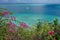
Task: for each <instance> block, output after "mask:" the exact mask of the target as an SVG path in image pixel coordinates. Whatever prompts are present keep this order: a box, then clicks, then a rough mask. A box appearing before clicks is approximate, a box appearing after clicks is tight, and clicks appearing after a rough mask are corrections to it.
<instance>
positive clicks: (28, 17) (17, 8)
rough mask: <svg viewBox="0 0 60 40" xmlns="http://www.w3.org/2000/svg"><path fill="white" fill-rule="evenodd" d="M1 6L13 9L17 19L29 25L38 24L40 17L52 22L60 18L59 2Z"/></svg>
mask: <svg viewBox="0 0 60 40" xmlns="http://www.w3.org/2000/svg"><path fill="white" fill-rule="evenodd" d="M0 8H7V9H8V10H9V11H12V12H13V13H14V14H13V16H15V17H16V18H17V20H19V21H21V22H26V23H27V24H28V25H32V24H36V23H37V22H38V19H40V21H42V22H43V23H44V22H45V21H46V20H47V21H49V22H52V21H53V20H54V19H55V18H56V17H57V18H58V20H60V14H59V13H60V5H57V4H56V5H55V4H48V5H46V4H2V5H1V4H0ZM59 22H60V21H59Z"/></svg>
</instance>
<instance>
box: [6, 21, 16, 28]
mask: <svg viewBox="0 0 60 40" xmlns="http://www.w3.org/2000/svg"><path fill="white" fill-rule="evenodd" d="M7 27H17V26H16V24H14V23H13V22H11V21H10V22H9V24H8V25H7Z"/></svg>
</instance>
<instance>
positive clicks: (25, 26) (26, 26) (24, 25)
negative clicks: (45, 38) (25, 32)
mask: <svg viewBox="0 0 60 40" xmlns="http://www.w3.org/2000/svg"><path fill="white" fill-rule="evenodd" d="M20 26H22V27H24V28H28V25H27V24H26V23H24V22H22V23H21V24H20Z"/></svg>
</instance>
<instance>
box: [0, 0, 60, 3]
mask: <svg viewBox="0 0 60 40" xmlns="http://www.w3.org/2000/svg"><path fill="white" fill-rule="evenodd" d="M0 3H48V4H50V3H53V4H60V0H0Z"/></svg>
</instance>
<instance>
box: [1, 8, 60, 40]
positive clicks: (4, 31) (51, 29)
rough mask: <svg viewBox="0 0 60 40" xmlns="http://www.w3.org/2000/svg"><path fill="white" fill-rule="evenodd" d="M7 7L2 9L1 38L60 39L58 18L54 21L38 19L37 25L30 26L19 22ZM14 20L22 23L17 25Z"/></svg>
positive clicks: (3, 39) (14, 39)
mask: <svg viewBox="0 0 60 40" xmlns="http://www.w3.org/2000/svg"><path fill="white" fill-rule="evenodd" d="M4 10H6V9H0V40H60V24H59V23H58V19H57V18H56V19H55V20H54V21H53V23H49V22H48V21H46V22H45V23H44V24H42V22H40V21H38V23H37V25H33V26H32V27H29V26H28V25H27V24H26V23H24V22H19V21H18V20H16V18H15V17H14V16H11V17H9V15H10V13H12V12H9V11H8V10H6V12H5V11H4ZM13 21H15V22H18V23H20V26H17V25H16V24H15V23H13Z"/></svg>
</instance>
